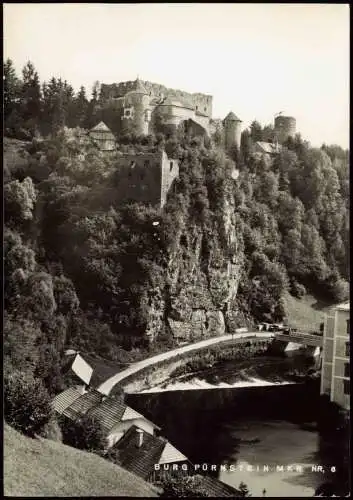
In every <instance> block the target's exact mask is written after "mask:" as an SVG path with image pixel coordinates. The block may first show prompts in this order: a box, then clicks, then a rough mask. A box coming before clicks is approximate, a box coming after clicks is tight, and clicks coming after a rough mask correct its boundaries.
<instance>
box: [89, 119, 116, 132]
mask: <svg viewBox="0 0 353 500" xmlns="http://www.w3.org/2000/svg"><path fill="white" fill-rule="evenodd" d="M90 132H109V133H110V134H111V130H110V129H109V127H107V125H106V124H105V123H104V122H99V123H98V125H96V126H95V127H93V128H91V130H90Z"/></svg>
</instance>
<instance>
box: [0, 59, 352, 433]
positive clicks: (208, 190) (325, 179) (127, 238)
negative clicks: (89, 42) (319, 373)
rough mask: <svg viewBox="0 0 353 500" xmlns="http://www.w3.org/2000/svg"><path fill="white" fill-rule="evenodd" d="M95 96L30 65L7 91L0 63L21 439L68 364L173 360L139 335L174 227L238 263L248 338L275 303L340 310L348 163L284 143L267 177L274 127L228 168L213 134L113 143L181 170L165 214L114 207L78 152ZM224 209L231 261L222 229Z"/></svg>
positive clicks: (14, 408) (9, 387) (39, 421)
mask: <svg viewBox="0 0 353 500" xmlns="http://www.w3.org/2000/svg"><path fill="white" fill-rule="evenodd" d="M99 87H100V86H99V83H98V82H96V83H95V84H94V85H93V89H92V93H91V96H89V95H88V94H87V91H86V89H85V88H84V87H83V86H82V87H81V88H80V89H79V91H78V92H75V91H74V89H73V87H72V86H71V85H70V84H69V83H68V82H66V81H62V80H61V79H57V78H54V77H53V78H52V79H51V80H50V81H49V82H40V79H39V75H38V73H37V71H36V69H35V67H34V65H33V64H32V63H30V62H28V63H27V64H26V66H25V67H24V68H23V71H22V74H21V75H20V76H18V75H16V72H15V69H14V65H13V63H12V61H11V60H7V61H5V64H4V129H5V139H4V146H5V164H4V172H3V178H4V274H5V287H4V288H5V301H4V304H5V312H4V372H5V401H6V406H7V408H8V410H7V411H8V418H9V419H10V420H11V421H12V422H17V420H16V419H19V418H20V417H19V414H18V408H20V407H21V405H22V415H23V413H25V412H23V406H24V405H27V406H28V405H31V404H32V405H33V408H34V407H35V408H36V411H37V413H38V412H39V413H38V415H37V417H36V418H34V419H32V420H31V422H29V421H28V420H27V421H26V423H25V424H23V423H20V424H18V425H19V427H20V428H21V425H22V428H23V425H28V426H29V427H30V428H31V431H30V432H36V431H38V429H40V428H41V427H42V426H43V422H45V420H46V416H45V415H44V414H45V412H44V411H41V410H40V408H39V409H38V405H37V406H36V404H37V403H36V402H35V401H34V399H35V400H36V401H38V400H39V399H40V400H41V401H42V402H45V401H48V400H49V398H50V397H52V396H53V395H54V394H56V393H57V392H58V391H60V390H61V389H63V387H64V384H65V382H64V379H63V375H62V369H63V363H64V356H63V354H64V352H65V350H66V349H68V348H73V349H77V350H80V351H82V352H87V353H94V354H95V355H97V356H99V357H101V358H102V359H109V360H113V361H117V362H127V361H132V360H135V359H141V358H143V357H144V356H146V355H148V354H149V355H150V354H151V352H158V351H159V350H163V349H167V348H168V347H170V346H172V345H173V338H172V335H171V332H170V330H169V329H168V326H167V324H166V323H165V322H163V318H162V322H161V324H162V327H161V329H160V332H158V336H157V338H156V340H155V342H154V344H153V345H152V346H151V345H149V344H148V343H146V342H145V340H144V332H145V330H146V325H147V321H148V315H149V309H150V307H151V300H152V301H153V300H154V298H155V297H157V298H158V297H159V295H158V294H160V296H162V297H163V298H164V299H163V300H164V301H165V304H166V306H165V311H164V313H163V314H167V312H168V311H167V309H168V289H169V288H168V287H169V286H170V283H169V280H168V262H169V259H168V256H169V255H170V253H171V251H173V250H174V249H175V248H176V247H180V245H181V242H180V240H179V239H178V238H177V235H179V234H180V230H181V229H180V228H181V227H183V231H191V230H195V228H196V229H197V231H200V232H202V234H203V235H205V237H207V238H206V241H208V242H209V245H210V247H212V245H214V246H217V248H219V249H220V250H221V252H223V257H224V255H226V256H227V259H231V258H232V255H233V254H235V253H236V252H237V253H241V254H242V262H243V264H242V268H241V276H240V279H239V288H238V292H237V299H236V301H237V303H236V308H237V311H238V312H239V313H241V314H242V317H243V318H246V319H247V320H248V321H249V324H251V323H254V322H255V321H264V320H281V319H283V318H284V317H285V315H286V311H285V306H284V303H283V294H284V293H285V292H289V293H291V294H292V295H294V296H296V297H299V298H300V297H303V296H304V295H305V294H307V293H311V294H313V295H315V296H317V297H319V298H321V299H322V300H325V301H327V302H329V303H332V304H334V303H337V302H340V301H343V300H345V299H347V297H348V292H349V283H348V281H349V152H348V151H347V150H343V149H342V148H341V147H340V146H337V145H326V144H323V145H322V146H321V147H320V148H314V147H312V146H311V145H310V144H309V143H308V142H307V141H306V140H305V139H304V138H302V137H301V136H300V134H297V135H296V137H295V138H294V139H293V138H289V139H288V141H287V142H286V144H285V145H284V146H285V147H284V148H283V149H282V151H281V152H280V153H279V154H278V155H277V156H276V157H275V159H274V161H273V162H272V163H270V164H269V163H268V162H266V161H264V160H263V159H258V158H255V157H254V155H252V147H253V144H254V143H255V142H256V141H261V140H262V141H271V140H272V139H273V128H272V126H270V125H265V126H262V125H261V124H260V123H258V122H257V121H254V122H253V123H252V124H251V126H250V127H249V128H248V129H246V130H244V131H243V133H242V137H241V147H240V150H237V149H234V150H233V151H232V152H231V154H230V155H226V154H225V152H224V149H223V145H222V138H221V137H220V136H217V134H215V135H214V136H213V137H211V138H205V139H200V138H190V137H184V136H183V135H182V134H181V133H179V132H176V133H175V134H173V135H170V136H164V135H163V134H157V135H150V136H147V137H139V136H134V135H129V136H124V137H120V138H118V143H119V144H118V147H119V148H120V149H121V150H122V151H124V150H126V149H128V150H132V151H157V150H158V149H160V148H163V149H165V150H166V152H167V154H168V156H169V157H173V158H177V159H178V160H179V164H180V176H179V178H178V179H177V180H176V182H175V185H174V187H173V190H172V191H171V193H170V194H169V197H168V200H167V204H166V206H165V208H164V210H163V212H162V213H161V212H160V211H159V210H158V209H157V208H156V207H152V206H147V205H142V204H137V203H128V204H125V205H122V204H121V203H120V202H119V199H117V195H116V193H115V190H114V185H115V183H116V182H117V176H118V173H117V172H116V169H115V166H114V165H115V164H114V158H115V157H114V155H111V156H109V157H107V156H105V155H104V154H103V153H102V152H100V151H99V150H98V149H97V148H95V147H94V145H90V144H81V142H80V131H82V129H89V128H91V127H93V126H94V125H96V123H97V122H98V121H99V119H100V114H99V112H100V92H99ZM11 147H12V148H14V147H15V149H16V151H15V153H12V154H11V155H9V154H8V155H7V153H6V151H7V148H9V149H11ZM234 165H236V168H237V169H238V170H239V172H240V175H239V178H238V180H237V181H233V180H230V177H229V172H230V171H231V169H232V168H233V167H234ZM228 196H231V197H232V200H234V204H233V206H232V210H233V215H234V218H235V220H236V233H237V245H236V246H237V248H236V249H233V248H232V247H231V246H230V245H229V243H228V242H227V241H226V237H225V235H224V234H223V232H222V230H221V224H220V221H221V219H222V217H223V216H224V200H225V198H227V197H228ZM155 221H158V225H157V226H156V225H155V224H154V222H155ZM183 251H184V252H186V253H187V252H188V249H187V248H185V249H184V250H183ZM205 252H206V253H207V248H206V249H205ZM200 266H201V268H202V263H201V264H200ZM156 300H157V299H156ZM162 316H163V315H162ZM129 335H131V337H133V338H134V339H136V337H137V338H138V337H140V338H141V341H140V342H137V343H136V342H129ZM28 394H32V397H31V398H29V397H28ZM43 404H44V403H43ZM30 411H31V410H29V413H30ZM27 414H28V413H27ZM9 415H10V416H9ZM21 418H22V417H21ZM23 418H24V417H23ZM31 426H32V427H31Z"/></svg>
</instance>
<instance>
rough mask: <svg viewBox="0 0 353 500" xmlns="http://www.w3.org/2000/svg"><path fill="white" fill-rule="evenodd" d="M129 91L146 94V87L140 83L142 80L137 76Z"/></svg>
mask: <svg viewBox="0 0 353 500" xmlns="http://www.w3.org/2000/svg"><path fill="white" fill-rule="evenodd" d="M130 92H138V93H139V94H148V92H147V90H146V87H145V86H144V84H143V83H142V81H141V80H140V79H139V78H138V77H137V78H136V80H135V81H134V84H133V86H132V89H131V90H130ZM130 92H128V93H130Z"/></svg>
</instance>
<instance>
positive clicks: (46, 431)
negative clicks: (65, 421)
mask: <svg viewBox="0 0 353 500" xmlns="http://www.w3.org/2000/svg"><path fill="white" fill-rule="evenodd" d="M40 436H41V437H43V438H45V439H51V440H52V441H57V442H59V443H62V440H63V434H62V432H61V429H60V425H59V423H58V421H57V419H56V418H55V417H53V418H51V419H50V420H49V422H47V423H46V424H45V425H44V427H43V429H42V430H41V432H40Z"/></svg>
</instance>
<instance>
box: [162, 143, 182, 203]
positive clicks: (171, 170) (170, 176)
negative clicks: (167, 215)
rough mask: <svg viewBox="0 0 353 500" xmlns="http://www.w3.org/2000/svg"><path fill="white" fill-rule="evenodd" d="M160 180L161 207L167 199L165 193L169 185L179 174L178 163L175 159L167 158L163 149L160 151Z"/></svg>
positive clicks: (166, 193)
mask: <svg viewBox="0 0 353 500" xmlns="http://www.w3.org/2000/svg"><path fill="white" fill-rule="evenodd" d="M161 170H162V180H161V208H163V207H164V205H165V203H166V201H167V195H168V192H169V189H170V188H171V185H172V183H173V181H174V179H176V178H177V177H178V176H179V163H178V161H177V160H174V159H172V158H168V156H167V154H166V153H165V151H163V153H162V169H161Z"/></svg>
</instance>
